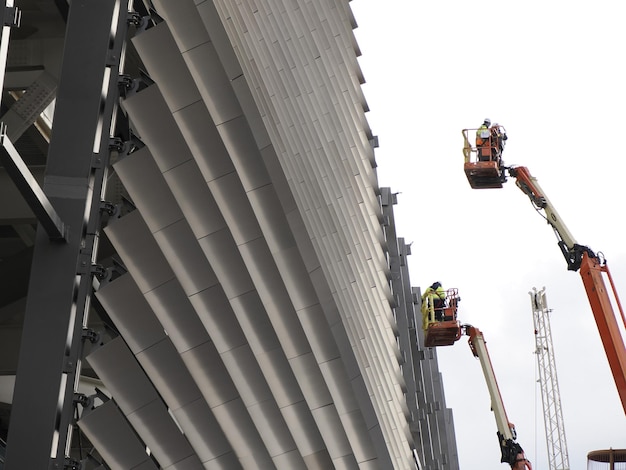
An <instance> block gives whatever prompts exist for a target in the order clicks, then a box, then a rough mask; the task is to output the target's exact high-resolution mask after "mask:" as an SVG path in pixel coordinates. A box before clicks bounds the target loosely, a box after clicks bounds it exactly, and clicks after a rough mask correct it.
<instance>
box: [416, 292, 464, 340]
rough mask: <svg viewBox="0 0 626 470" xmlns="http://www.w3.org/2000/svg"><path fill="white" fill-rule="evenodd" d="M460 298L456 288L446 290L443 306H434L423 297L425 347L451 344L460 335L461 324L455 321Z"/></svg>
mask: <svg viewBox="0 0 626 470" xmlns="http://www.w3.org/2000/svg"><path fill="white" fill-rule="evenodd" d="M460 300H461V298H460V297H459V293H458V289H456V288H452V289H448V290H447V291H446V299H445V304H444V306H443V307H440V308H436V307H435V306H434V305H433V304H432V303H431V302H430V301H429V300H428V299H424V301H425V302H426V303H425V304H423V305H422V308H423V309H424V311H423V312H422V313H423V314H425V315H427V318H428V328H426V330H425V332H424V345H425V346H426V347H427V348H432V347H436V346H451V345H453V344H454V343H455V342H456V341H458V339H459V338H460V337H461V334H462V331H461V324H460V323H459V322H458V321H457V309H458V305H459V301H460Z"/></svg>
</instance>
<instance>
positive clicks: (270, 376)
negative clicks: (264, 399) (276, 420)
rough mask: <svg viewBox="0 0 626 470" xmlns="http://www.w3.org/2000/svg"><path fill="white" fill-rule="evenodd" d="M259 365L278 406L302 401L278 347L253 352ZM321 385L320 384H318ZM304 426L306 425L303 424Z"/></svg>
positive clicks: (292, 373)
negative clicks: (271, 349) (264, 351)
mask: <svg viewBox="0 0 626 470" xmlns="http://www.w3.org/2000/svg"><path fill="white" fill-rule="evenodd" d="M255 358H256V361H257V362H258V363H259V367H261V370H263V375H264V376H265V380H266V381H267V383H268V385H269V387H270V388H271V390H272V395H273V397H274V399H275V400H276V403H277V404H278V406H279V408H281V409H283V408H284V407H286V406H291V405H292V404H294V403H299V402H302V401H304V395H303V393H302V390H301V389H300V386H299V384H298V382H296V381H295V379H294V371H292V369H291V367H290V364H286V363H285V360H286V359H285V356H284V354H283V351H282V350H280V349H274V350H273V351H268V352H266V353H258V354H255ZM319 385H320V386H322V384H319ZM305 427H306V426H305Z"/></svg>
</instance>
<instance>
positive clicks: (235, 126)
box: [214, 90, 270, 192]
mask: <svg viewBox="0 0 626 470" xmlns="http://www.w3.org/2000/svg"><path fill="white" fill-rule="evenodd" d="M216 91H217V90H214V93H215V92H216ZM232 97H233V99H234V98H235V95H234V94H233V95H232ZM217 130H218V132H219V133H220V137H221V138H222V140H223V141H224V146H225V147H226V149H227V150H228V153H229V155H230V158H231V159H232V161H233V164H234V165H235V168H237V174H238V175H239V177H240V178H241V182H242V185H243V189H244V190H245V191H246V192H248V191H252V190H253V189H256V188H259V187H261V186H265V185H267V184H269V183H270V178H269V175H268V174H267V169H266V168H265V164H264V163H263V159H262V158H261V155H260V151H259V149H258V147H257V144H256V142H255V141H254V136H253V135H252V131H251V129H250V126H249V125H248V120H247V119H246V117H245V116H243V115H242V116H237V117H235V118H233V119H231V120H229V121H226V122H224V123H222V124H219V125H218V127H217Z"/></svg>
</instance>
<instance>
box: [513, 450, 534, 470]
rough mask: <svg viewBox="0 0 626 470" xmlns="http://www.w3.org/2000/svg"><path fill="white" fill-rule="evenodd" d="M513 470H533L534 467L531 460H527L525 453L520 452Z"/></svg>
mask: <svg viewBox="0 0 626 470" xmlns="http://www.w3.org/2000/svg"><path fill="white" fill-rule="evenodd" d="M511 470H533V466H532V464H531V463H530V460H528V459H527V458H526V455H525V454H524V453H523V452H520V453H519V454H517V456H516V457H515V462H513V465H512V466H511Z"/></svg>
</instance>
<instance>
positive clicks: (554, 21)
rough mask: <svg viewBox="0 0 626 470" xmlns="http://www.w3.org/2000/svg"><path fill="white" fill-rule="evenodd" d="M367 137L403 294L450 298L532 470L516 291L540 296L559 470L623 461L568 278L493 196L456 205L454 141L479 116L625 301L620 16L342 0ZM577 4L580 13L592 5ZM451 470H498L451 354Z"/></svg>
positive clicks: (506, 5) (587, 325)
mask: <svg viewBox="0 0 626 470" xmlns="http://www.w3.org/2000/svg"><path fill="white" fill-rule="evenodd" d="M350 5H351V8H352V10H353V12H354V15H355V17H356V20H357V23H358V25H359V27H358V28H357V29H356V30H355V34H356V37H357V41H358V43H359V46H360V49H361V52H362V57H361V58H360V59H359V61H360V64H361V67H362V70H363V74H364V76H365V80H366V83H365V84H364V85H363V89H364V91H365V93H366V97H367V101H368V104H369V107H370V112H369V113H368V122H369V123H370V126H371V127H372V130H373V132H374V134H375V135H377V136H378V137H379V143H380V147H379V148H378V149H377V153H376V155H377V157H376V158H377V163H378V174H379V183H380V185H381V186H389V187H391V189H392V190H393V191H394V192H399V193H400V194H399V196H398V199H399V203H398V205H397V206H395V213H396V223H397V228H398V235H399V236H400V237H404V238H405V240H406V241H407V242H408V243H411V242H412V243H413V247H412V248H413V249H412V251H413V253H412V255H411V257H410V258H409V265H410V272H411V283H412V284H413V285H415V286H420V287H422V289H424V288H426V287H427V286H428V285H430V284H431V283H432V282H434V281H436V280H438V281H441V282H442V283H443V285H444V287H446V288H447V287H457V288H459V291H460V295H461V298H462V302H461V305H460V310H459V315H460V320H461V321H462V322H463V323H470V324H473V325H474V326H477V327H478V328H480V329H481V330H482V331H483V333H484V335H485V338H486V340H487V342H488V348H489V352H490V355H491V359H492V362H493V365H494V369H495V373H496V376H497V377H498V381H499V384H500V390H501V393H502V396H503V399H504V402H505V405H506V408H507V414H508V417H509V419H510V420H511V421H512V422H513V423H515V425H516V428H517V432H518V442H519V443H520V444H521V445H522V447H524V449H525V450H526V454H527V456H528V457H529V458H530V459H531V461H532V462H533V466H534V469H535V470H549V468H548V459H547V456H546V442H545V435H544V423H543V410H542V405H541V395H540V389H539V387H538V386H537V385H536V378H537V372H536V356H535V355H534V354H533V351H534V349H535V339H534V334H533V320H532V310H531V305H530V296H529V295H528V292H529V291H530V290H532V288H533V287H537V288H538V289H540V288H542V287H544V286H545V287H546V292H547V298H548V305H549V306H550V307H551V308H552V309H553V314H552V316H551V325H552V337H553V342H554V349H555V357H556V364H557V368H558V380H559V386H560V391H561V401H562V409H563V414H564V425H565V432H566V436H567V446H568V454H569V461H570V468H571V469H572V470H584V469H586V468H587V458H586V456H587V453H588V452H590V451H592V450H598V449H608V448H609V447H613V448H626V432H625V431H626V427H625V425H626V418H625V416H624V411H623V409H622V406H621V402H620V400H619V397H618V394H617V390H616V387H615V383H614V380H613V378H612V375H611V373H610V371H609V366H608V362H607V359H606V356H605V353H604V349H603V348H602V345H601V342H600V337H599V334H598V331H597V328H596V325H595V322H594V319H593V315H592V313H591V309H590V307H589V303H588V301H587V298H586V295H585V291H584V287H583V284H582V281H581V279H580V275H579V274H578V273H574V272H570V271H567V269H566V265H565V260H564V259H563V257H562V255H561V252H560V250H559V248H558V247H557V245H556V238H555V236H554V234H553V232H552V229H551V228H550V227H549V226H548V225H547V224H546V223H545V221H544V220H543V219H542V218H541V217H540V216H539V215H538V214H537V213H535V211H534V210H533V208H532V206H531V204H530V201H529V200H528V198H527V197H526V196H525V195H524V194H523V193H522V192H521V191H520V190H519V189H518V188H517V187H516V186H515V183H514V181H513V180H510V181H509V182H508V183H507V184H506V185H505V187H504V188H503V189H483V190H472V189H471V188H470V186H469V184H468V183H467V180H466V178H465V175H464V173H463V155H462V152H461V149H462V146H463V139H462V135H461V130H462V129H463V128H473V127H477V126H478V125H480V123H481V122H482V120H483V119H484V118H486V117H489V118H491V120H492V122H498V123H500V124H502V125H504V126H505V127H506V129H507V133H508V135H509V140H508V143H507V147H506V149H505V152H504V156H503V157H504V160H505V162H506V163H507V164H508V165H511V164H516V165H523V166H527V167H528V168H529V169H530V171H531V173H532V174H533V175H534V176H535V177H537V178H538V180H539V183H540V184H541V186H542V188H543V189H544V191H545V192H546V194H547V195H548V197H549V198H550V201H551V202H552V203H553V204H554V206H555V207H556V209H557V210H558V212H559V214H560V215H561V218H562V219H563V220H564V221H565V223H566V224H567V226H568V227H569V229H570V231H571V232H572V234H573V235H574V237H575V238H576V239H577V241H578V242H579V243H581V244H584V245H588V246H589V247H590V248H592V249H593V250H594V251H596V252H598V251H602V252H603V253H604V254H605V256H606V258H607V259H608V261H609V266H610V269H611V273H612V275H613V278H614V281H615V282H616V285H617V288H618V291H619V292H620V293H621V295H622V301H623V302H626V244H625V243H624V234H623V227H624V220H623V217H624V208H623V204H624V201H625V200H626V179H625V178H626V149H625V148H624V139H623V137H622V136H623V135H624V133H625V131H626V114H625V111H626V88H625V85H624V84H625V83H626V67H624V65H623V49H624V44H626V28H624V18H626V2H623V1H622V0H598V1H596V2H593V3H590V2H583V1H578V0H574V1H561V0H552V1H541V2H540V1H537V0H527V1H525V2H503V1H496V0H487V1H484V2H478V3H476V2H467V1H464V0H437V1H428V2H426V1H417V0H384V1H381V0H353V1H352V2H351V4H350ZM592 5H593V6H592ZM438 357H439V367H440V370H441V372H442V374H443V381H444V387H445V395H446V400H447V406H448V407H450V408H452V409H453V413H454V421H455V431H456V438H457V445H458V451H459V463H460V467H461V470H492V469H493V470H496V469H497V470H503V469H504V470H506V469H507V468H508V466H506V465H505V464H501V463H500V453H499V446H498V442H497V438H496V425H495V420H494V418H493V414H492V413H491V411H490V402H489V396H488V393H487V387H486V385H485V382H484V378H483V376H482V372H481V369H480V364H479V362H478V360H477V359H475V358H474V357H473V356H472V354H471V352H470V350H469V348H468V346H467V344H466V338H462V339H461V340H460V341H459V342H457V343H456V344H455V345H454V346H452V347H446V348H439V349H438Z"/></svg>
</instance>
